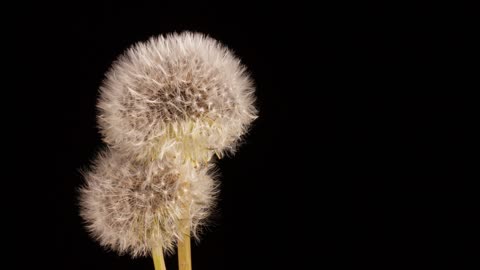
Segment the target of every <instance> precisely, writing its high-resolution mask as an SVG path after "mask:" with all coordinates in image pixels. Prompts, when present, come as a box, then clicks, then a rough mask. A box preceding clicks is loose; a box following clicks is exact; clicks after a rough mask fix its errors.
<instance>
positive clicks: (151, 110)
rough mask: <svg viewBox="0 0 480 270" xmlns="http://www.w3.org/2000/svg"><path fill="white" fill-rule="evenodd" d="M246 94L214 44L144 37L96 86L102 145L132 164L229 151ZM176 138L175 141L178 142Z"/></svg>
mask: <svg viewBox="0 0 480 270" xmlns="http://www.w3.org/2000/svg"><path fill="white" fill-rule="evenodd" d="M253 91H254V87H253V84H252V81H251V80H250V78H249V77H248V75H247V73H246V71H245V68H244V67H243V65H242V64H241V63H240V60H239V59H237V58H236V57H235V56H234V55H233V54H232V53H231V52H230V51H229V50H228V49H227V48H225V47H224V46H222V45H221V44H220V43H218V42H217V41H215V40H213V39H211V38H209V37H207V36H204V35H201V34H194V33H188V32H187V33H182V34H172V35H167V36H160V37H155V38H151V39H150V40H148V41H147V42H143V43H138V44H136V45H134V46H133V47H131V48H130V49H128V50H127V52H126V53H125V54H124V55H122V56H121V57H120V58H119V59H118V60H117V61H116V62H115V63H114V65H113V66H112V68H111V69H110V71H109V72H108V73H107V75H106V80H105V81H104V83H103V86H102V87H101V97H100V101H99V103H98V108H99V116H98V120H99V125H100V129H101V133H102V134H103V138H104V141H105V142H106V143H108V144H110V145H111V146H112V147H115V148H117V149H120V150H124V151H131V152H134V153H136V155H137V156H138V157H139V158H150V157H151V156H152V155H153V156H157V155H161V154H162V153H164V152H165V151H167V150H172V149H175V150H176V151H179V152H182V153H183V154H182V155H183V156H184V157H189V156H193V158H195V159H199V160H202V159H208V157H205V156H198V155H200V154H201V153H207V154H208V153H209V152H205V151H203V149H209V150H211V151H210V153H213V152H215V153H217V155H222V154H223V153H224V152H225V151H234V150H235V146H236V142H238V139H239V138H240V137H241V135H242V134H244V133H245V132H246V131H247V129H248V127H249V125H250V123H251V122H252V120H253V119H255V118H256V114H257V112H256V109H255V107H254V104H253V103H254V96H253ZM179 138H180V139H179Z"/></svg>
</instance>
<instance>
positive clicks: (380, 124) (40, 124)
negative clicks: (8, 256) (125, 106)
mask: <svg viewBox="0 0 480 270" xmlns="http://www.w3.org/2000/svg"><path fill="white" fill-rule="evenodd" d="M462 12H463V10H462V9H461V8H458V7H455V8H454V7H449V6H438V5H437V6H435V5H428V6H413V7H412V6H408V7H407V6H401V5H396V6H384V5H373V4H372V5H367V4H365V5H355V6H348V5H345V6H336V7H333V6H304V7H302V6H300V5H297V6H291V5H289V4H285V5H280V4H279V3H276V4H275V5H272V6H268V5H266V6H265V7H263V8H262V7H260V6H255V5H249V4H246V3H236V4H235V3H233V4H232V3H230V4H229V5H228V6H227V4H226V3H225V4H223V5H221V6H218V5H213V4H202V5H198V4H197V5H193V6H192V5H187V4H186V3H182V6H173V5H168V4H156V5H153V4H135V5H133V4H129V5H125V4H120V3H110V4H99V3H97V4H95V5H91V6H86V5H78V6H77V5H68V6H66V5H53V4H52V5H50V6H46V5H44V4H40V5H38V6H28V7H22V9H21V12H20V13H21V15H22V16H21V17H19V19H16V20H15V21H14V23H15V27H16V30H17V31H16V34H17V35H18V39H17V40H18V41H20V42H18V45H15V46H17V47H18V48H19V49H20V50H21V52H22V53H21V54H20V53H19V54H18V56H19V58H18V59H19V60H18V61H19V64H20V68H19V69H18V72H20V73H23V72H24V71H27V72H28V74H29V76H21V79H20V80H19V81H18V82H19V85H21V86H22V87H21V89H24V90H25V91H21V92H19V93H20V95H21V97H20V98H21V99H20V100H21V104H22V106H23V107H22V106H19V107H17V110H16V111H13V115H14V116H15V117H18V119H19V120H20V119H21V120H22V121H17V123H28V124H26V125H24V124H21V128H23V129H24V130H25V132H21V134H22V135H25V137H26V138H25V140H22V143H20V144H21V146H23V147H25V148H26V149H25V151H27V152H25V151H23V152H21V154H20V159H21V160H22V162H25V159H27V160H26V161H27V162H29V164H31V166H30V165H29V166H28V168H27V169H26V168H25V167H23V168H24V169H23V170H21V172H20V175H21V176H22V179H25V180H24V181H22V182H20V185H21V186H23V187H24V186H28V187H29V190H28V191H31V193H32V196H30V195H29V196H28V198H31V200H27V202H26V204H25V206H23V204H18V205H19V207H20V208H19V210H18V211H17V212H18V213H20V216H21V217H22V218H24V219H26V221H24V222H21V224H22V225H23V226H25V227H26V229H24V230H22V234H21V235H22V236H24V237H25V238H26V240H25V241H18V243H17V244H19V245H18V248H17V250H19V251H20V253H24V251H25V246H28V247H29V248H28V249H33V250H34V251H33V252H31V254H32V255H31V256H33V257H31V256H30V255H29V256H28V259H25V258H27V257H24V259H19V260H18V261H17V263H18V265H20V266H25V267H26V265H27V264H30V263H31V264H32V265H33V266H36V267H41V268H42V269H43V268H44V267H46V268H45V269H102V270H103V269H153V264H152V262H151V259H150V258H141V259H131V258H129V257H128V256H118V255H116V254H115V253H114V252H110V251H105V250H104V249H103V248H102V247H100V246H99V245H98V244H97V243H96V242H94V241H93V240H92V239H91V238H90V237H89V236H88V234H87V233H86V231H85V230H84V228H83V225H82V220H81V218H80V217H79V216H78V201H77V189H78V188H79V187H80V186H81V184H82V183H83V179H82V176H81V174H80V173H79V169H81V168H86V167H87V166H88V165H89V164H90V161H91V160H92V159H93V158H94V157H95V153H96V152H98V151H99V150H100V149H102V147H104V144H103V143H102V141H101V137H100V135H99V133H98V129H97V128H96V120H95V113H96V111H95V104H96V99H97V97H98V92H97V91H98V87H99V85H100V83H101V81H102V79H103V74H104V73H105V72H106V71H107V69H108V68H109V66H110V64H111V62H112V61H113V60H114V59H115V58H116V57H117V56H118V55H119V54H120V53H122V51H124V50H125V49H126V48H127V47H129V46H130V45H132V44H133V43H135V42H137V41H143V40H146V39H148V38H149V37H150V36H152V35H159V34H164V33H169V32H173V31H183V30H190V31H199V32H203V33H206V34H209V35H210V36H212V37H213V38H216V39H218V40H220V41H222V42H223V43H224V44H225V45H227V46H228V47H229V48H230V49H232V50H233V51H234V52H235V53H236V54H237V56H239V57H240V58H241V59H242V61H243V63H244V64H245V65H246V66H247V67H248V68H249V71H250V72H251V74H252V77H253V79H254V80H255V82H256V86H257V92H256V94H257V97H258V101H257V106H258V108H259V110H260V117H259V119H258V120H257V121H255V123H254V125H253V127H252V130H251V132H250V134H249V135H248V136H247V137H246V141H245V143H244V145H242V147H241V148H240V150H239V151H238V153H237V154H236V155H235V156H234V157H231V158H225V159H223V160H221V161H219V162H218V167H219V171H220V173H221V176H220V179H221V193H220V199H219V206H218V211H217V213H216V214H215V215H214V217H213V222H212V224H211V226H210V227H209V229H208V230H207V231H206V233H205V234H204V235H203V237H202V240H201V242H200V243H197V244H194V245H193V251H192V253H193V269H196V270H200V269H211V270H213V269H359V268H360V267H368V268H377V267H378V268H380V269H395V268H401V269H412V268H422V269H429V268H433V267H436V266H449V267H453V269H462V267H463V266H464V265H466V264H467V262H466V261H467V260H466V259H467V258H468V257H470V256H471V255H473V254H474V253H473V251H472V250H471V249H467V244H468V243H469V241H472V240H471V237H470V235H468V234H467V233H466V229H467V228H468V227H472V226H473V225H472V223H473V218H471V216H472V214H473V213H474V214H476V213H478V207H476V206H473V196H472V195H471V194H472V191H471V190H470V191H469V189H468V188H467V186H468V185H467V184H468V183H467V176H466V172H465V171H464V165H465V161H464V151H465V142H464V141H465V140H466V134H467V133H466V130H465V122H464V120H463V113H464V112H465V110H466V105H464V102H463V100H462V98H461V97H460V96H459V95H458V90H459V89H460V90H461V89H463V88H465V87H466V85H467V84H465V85H463V84H462V82H464V81H465V78H468V77H469V76H471V74H472V72H471V71H468V69H466V68H464V67H465V66H467V65H468V62H469V61H470V60H469V57H470V56H469V55H468V53H467V52H466V47H467V46H468V43H469V42H468V39H469V35H468V34H467V32H466V31H465V29H464V28H463V25H467V24H469V23H470V22H469V21H468V20H469V19H468V17H467V16H463V13H462ZM459 15H461V19H460V20H459V19H457V17H458V16H459ZM27 63H28V64H27ZM30 74H31V75H30ZM446 91H448V92H446ZM24 107H28V108H29V109H31V111H30V110H29V111H28V112H27V113H23V112H24V111H22V109H21V108H24ZM23 120H25V121H23ZM32 134H35V135H34V136H33V137H32ZM19 137H21V136H19ZM22 153H30V154H22ZM22 164H23V163H22ZM25 197H27V196H25ZM23 213H28V214H27V215H25V214H23ZM22 228H23V227H22ZM25 243H27V245H24V244H25ZM167 267H168V269H176V257H175V256H171V257H168V258H167ZM20 268H23V267H20Z"/></svg>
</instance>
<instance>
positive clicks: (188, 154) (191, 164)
mask: <svg viewBox="0 0 480 270" xmlns="http://www.w3.org/2000/svg"><path fill="white" fill-rule="evenodd" d="M253 94H254V86H253V83H252V81H251V80H250V78H249V76H248V74H247V72H246V70H245V67H244V66H243V65H242V64H241V63H240V60H239V59H238V58H236V57H235V56H234V55H233V54H232V53H231V52H230V51H229V50H228V49H227V48H226V47H224V46H223V45H221V44H220V43H218V42H217V41H215V40H213V39H211V38H209V37H207V36H204V35H201V34H195V33H189V32H186V33H181V34H171V35H167V36H160V37H155V38H151V39H150V40H148V41H146V42H141V43H138V44H136V45H134V46H132V47H131V48H130V49H128V50H127V52H126V53H125V54H123V55H122V56H121V57H120V58H119V59H118V60H117V61H116V62H115V63H114V64H113V66H112V67H111V69H110V70H109V71H108V73H107V75H106V79H105V81H104V82H103V84H102V86H101V93H100V99H99V102H98V123H99V128H100V132H101V134H102V137H103V140H104V142H105V143H107V145H108V148H107V150H106V151H105V152H103V153H102V154H100V155H99V156H98V157H97V159H96V161H95V162H94V166H93V167H92V169H91V170H90V171H88V172H86V173H85V179H86V184H85V186H84V187H83V188H82V190H81V215H82V217H83V218H84V220H85V221H86V225H87V228H88V230H89V231H90V232H91V234H92V235H93V236H94V237H95V238H96V239H98V241H99V242H100V243H101V244H102V245H104V246H106V247H108V248H110V249H113V250H115V251H117V252H119V253H130V254H131V255H132V256H134V257H135V256H143V255H147V254H149V253H150V254H152V256H153V257H154V261H155V262H159V261H163V257H162V256H163V251H167V252H169V251H172V250H173V247H174V245H175V244H178V251H179V260H180V262H181V263H180V265H187V266H188V265H189V264H191V260H190V253H189V252H190V251H189V249H190V244H189V243H190V242H189V241H190V234H193V235H194V236H197V235H198V231H199V228H200V225H202V224H203V223H204V222H205V219H206V218H207V217H208V214H209V212H210V211H211V209H212V206H213V203H214V197H215V196H214V195H215V191H216V184H215V181H214V180H213V179H212V176H211V174H212V167H213V165H210V164H209V163H208V162H209V160H210V158H211V157H212V155H213V154H216V155H217V156H219V157H222V156H223V154H225V153H228V152H230V153H233V152H234V151H235V150H236V147H237V145H238V142H239V141H240V140H241V138H242V136H243V135H244V134H245V133H246V132H247V131H248V128H249V126H250V124H251V123H252V121H253V120H254V119H255V118H256V117H257V110H256V108H255V106H254V101H255V98H254V95H253ZM182 267H183V266H182ZM162 268H163V266H162ZM184 269H188V267H186V268H184Z"/></svg>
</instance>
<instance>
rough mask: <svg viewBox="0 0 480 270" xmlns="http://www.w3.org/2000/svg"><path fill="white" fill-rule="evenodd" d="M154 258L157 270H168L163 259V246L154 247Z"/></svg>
mask: <svg viewBox="0 0 480 270" xmlns="http://www.w3.org/2000/svg"><path fill="white" fill-rule="evenodd" d="M152 257H153V265H154V266H155V270H167V268H166V267H165V260H164V259H163V249H162V246H158V247H154V248H153V249H152Z"/></svg>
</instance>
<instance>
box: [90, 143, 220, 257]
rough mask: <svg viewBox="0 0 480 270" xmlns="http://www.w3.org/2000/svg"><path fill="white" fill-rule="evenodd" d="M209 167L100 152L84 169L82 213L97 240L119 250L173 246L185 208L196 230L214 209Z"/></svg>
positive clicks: (140, 251) (137, 253)
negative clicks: (136, 158) (84, 183)
mask: <svg viewBox="0 0 480 270" xmlns="http://www.w3.org/2000/svg"><path fill="white" fill-rule="evenodd" d="M209 170H210V167H209V166H204V167H202V168H198V169H194V168H193V166H192V165H191V164H190V163H184V164H175V163H174V162H170V161H166V160H156V161H154V162H147V163H144V162H138V161H135V160H133V159H131V158H130V157H128V156H123V155H120V154H118V153H114V152H111V151H109V152H106V153H103V154H100V155H99V156H98V158H97V160H96V162H95V165H94V167H93V168H92V170H91V171H89V172H87V173H86V174H85V177H86V180H87V182H86V186H85V187H84V188H83V189H82V190H81V205H82V209H81V215H82V217H83V218H84V220H85V221H86V225H87V228H88V230H89V231H90V233H91V234H92V235H93V236H94V237H95V238H96V239H98V240H99V242H100V243H101V244H102V245H103V246H106V247H107V248H110V249H112V250H115V251H117V252H119V253H121V254H122V253H130V254H131V255H132V256H134V257H135V256H144V255H147V254H149V253H150V252H151V249H152V248H153V247H155V246H158V245H162V246H163V248H164V249H165V250H166V251H172V249H173V247H174V244H175V243H176V241H178V240H179V239H180V238H181V237H182V235H181V233H180V231H181V228H179V226H180V220H181V219H182V218H184V216H185V213H188V214H189V217H190V219H191V221H192V222H191V228H190V229H191V230H192V231H193V232H194V235H195V232H197V231H198V229H199V228H200V225H202V223H203V222H204V220H205V218H206V217H207V216H208V214H209V211H210V210H211V209H212V204H213V202H214V200H213V199H214V195H215V187H216V185H215V182H214V181H213V179H212V178H211V177H210V176H209V174H208V171H209Z"/></svg>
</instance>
